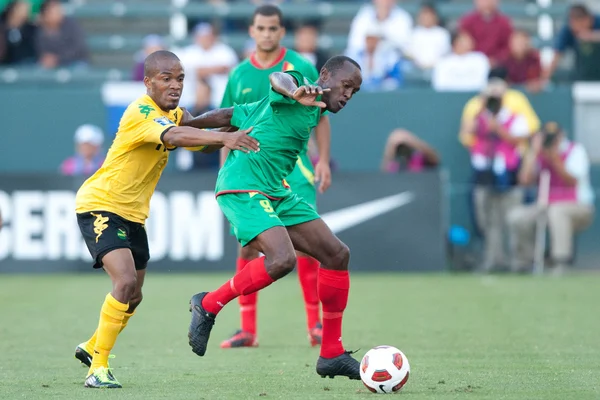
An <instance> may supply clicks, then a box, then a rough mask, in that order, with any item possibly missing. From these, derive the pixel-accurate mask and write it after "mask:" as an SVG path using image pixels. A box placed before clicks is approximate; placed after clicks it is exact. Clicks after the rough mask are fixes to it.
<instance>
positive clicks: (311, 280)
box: [298, 257, 320, 330]
mask: <svg viewBox="0 0 600 400" xmlns="http://www.w3.org/2000/svg"><path fill="white" fill-rule="evenodd" d="M318 270H319V262H318V261H317V260H315V259H314V258H312V257H298V279H299V280H300V286H301V287H302V294H303V295H304V307H305V309H306V322H307V323H308V330H311V329H312V328H314V327H315V325H317V322H320V318H319V293H318V291H317V276H318Z"/></svg>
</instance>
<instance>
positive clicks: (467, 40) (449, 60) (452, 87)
mask: <svg viewBox="0 0 600 400" xmlns="http://www.w3.org/2000/svg"><path fill="white" fill-rule="evenodd" d="M473 48H474V42H473V38H471V36H470V35H469V34H468V33H466V32H459V33H457V34H456V35H455V36H454V37H453V38H452V53H451V54H449V55H447V56H446V57H444V58H442V59H441V60H440V61H438V63H437V64H436V65H435V67H434V69H433V77H432V81H431V83H432V84H433V88H434V89H435V90H437V91H440V92H443V91H447V92H474V91H479V90H481V89H483V88H484V87H485V86H486V85H487V81H488V74H489V71H490V64H489V61H488V59H487V57H486V56H485V54H483V53H480V52H478V51H473Z"/></svg>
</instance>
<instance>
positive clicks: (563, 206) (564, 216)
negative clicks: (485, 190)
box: [508, 122, 594, 274]
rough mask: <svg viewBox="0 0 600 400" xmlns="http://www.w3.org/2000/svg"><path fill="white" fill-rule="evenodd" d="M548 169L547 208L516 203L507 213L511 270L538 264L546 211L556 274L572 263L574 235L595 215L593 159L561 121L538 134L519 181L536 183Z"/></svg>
mask: <svg viewBox="0 0 600 400" xmlns="http://www.w3.org/2000/svg"><path fill="white" fill-rule="evenodd" d="M543 170H546V171H548V172H549V176H550V181H549V190H548V198H547V201H548V206H546V207H542V206H540V205H538V204H530V205H520V206H517V207H514V208H513V209H512V210H511V211H510V213H509V215H508V225H509V229H510V233H511V247H512V249H511V250H512V256H513V259H512V268H513V270H515V271H519V270H522V269H526V268H528V267H530V266H531V265H532V264H533V252H534V240H535V239H534V236H535V224H536V221H537V219H538V218H539V217H540V215H542V213H546V215H547V217H548V230H549V232H550V256H551V261H552V262H553V264H554V265H553V267H554V271H553V272H555V273H559V274H560V273H562V272H564V271H565V269H566V268H567V267H568V266H569V265H570V264H571V263H572V261H573V238H574V236H575V233H576V232H580V231H582V230H583V229H585V228H586V227H588V226H589V225H590V224H591V223H592V220H593V218H594V191H593V189H592V186H591V184H590V161H589V159H588V156H587V153H586V151H585V149H584V147H583V146H582V145H581V144H579V143H575V142H572V141H570V140H568V139H567V138H566V136H565V135H564V133H563V132H562V130H561V129H560V127H559V126H558V124H556V123H555V122H549V123H547V124H546V125H545V126H544V129H543V131H542V133H541V134H538V135H536V136H535V137H534V138H533V141H532V145H531V149H530V151H529V154H527V156H526V157H525V160H524V162H523V165H522V167H521V171H520V173H519V183H521V184H523V185H532V184H533V185H535V184H536V183H537V180H538V174H539V172H540V171H543Z"/></svg>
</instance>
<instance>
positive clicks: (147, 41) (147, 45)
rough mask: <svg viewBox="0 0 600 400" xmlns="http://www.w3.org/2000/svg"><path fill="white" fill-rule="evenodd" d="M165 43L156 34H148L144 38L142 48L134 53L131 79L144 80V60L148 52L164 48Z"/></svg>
mask: <svg viewBox="0 0 600 400" xmlns="http://www.w3.org/2000/svg"><path fill="white" fill-rule="evenodd" d="M165 49H166V47H165V44H164V41H163V39H162V38H161V37H160V36H158V35H148V36H146V37H145V38H144V44H143V48H142V50H140V51H138V52H137V53H135V56H134V59H135V65H134V67H133V74H132V77H133V80H134V81H143V80H144V60H145V59H146V57H148V56H149V55H150V54H152V53H154V52H155V51H159V50H165Z"/></svg>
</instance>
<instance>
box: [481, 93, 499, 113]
mask: <svg viewBox="0 0 600 400" xmlns="http://www.w3.org/2000/svg"><path fill="white" fill-rule="evenodd" d="M485 108H486V109H487V110H488V111H489V112H491V113H492V114H494V115H496V114H498V112H500V108H502V98H500V97H488V98H487V100H486V102H485Z"/></svg>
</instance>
